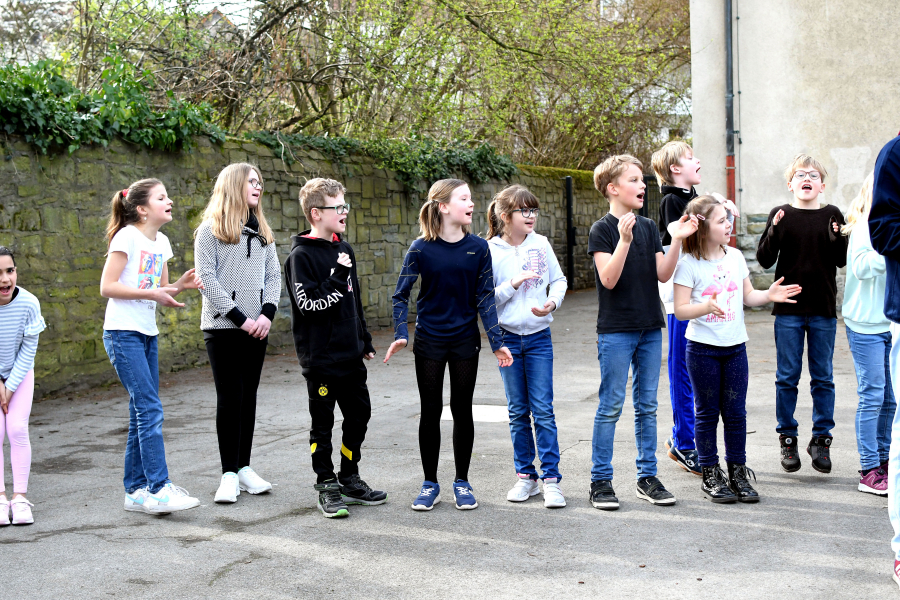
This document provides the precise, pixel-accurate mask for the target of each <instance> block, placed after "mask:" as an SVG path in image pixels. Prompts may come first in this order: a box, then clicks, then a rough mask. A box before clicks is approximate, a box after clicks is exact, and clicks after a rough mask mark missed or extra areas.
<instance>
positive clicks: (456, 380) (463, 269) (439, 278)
mask: <svg viewBox="0 0 900 600" xmlns="http://www.w3.org/2000/svg"><path fill="white" fill-rule="evenodd" d="M474 209H475V204H474V203H473V202H472V193H471V192H470V191H469V186H468V185H466V182H464V181H460V180H459V179H442V180H439V181H436V182H435V183H434V184H433V185H432V186H431V189H430V190H429V191H428V200H427V201H426V202H425V204H423V205H422V209H421V210H420V211H419V229H420V230H421V231H422V235H421V236H419V239H417V240H415V241H413V243H412V245H411V246H410V247H409V251H408V252H407V253H406V258H405V259H404V261H403V269H402V270H401V271H400V277H399V279H398V281H397V289H396V291H395V292H394V340H395V341H394V343H393V344H391V347H390V348H389V349H388V351H387V354H386V355H385V357H384V362H387V361H388V359H390V357H391V355H393V354H394V353H395V352H398V351H399V350H401V349H403V348H404V347H405V346H406V344H407V341H408V339H409V332H408V331H407V325H406V316H407V314H408V303H409V292H410V290H411V289H412V286H413V284H414V283H415V282H416V279H418V278H419V277H420V276H421V277H422V284H421V288H420V290H419V296H418V298H416V311H417V317H416V331H415V343H414V345H413V353H414V354H415V360H416V382H417V383H418V386H419V399H420V401H421V403H422V416H421V418H420V420H419V453H420V454H421V456H422V469H423V470H424V472H425V481H424V482H423V483H422V489H421V491H420V492H419V495H418V497H417V498H416V499H415V501H414V502H413V505H412V508H413V510H431V509H432V508H434V505H435V504H437V503H438V502H440V501H441V495H440V494H441V487H440V485H438V480H437V468H438V457H439V455H440V450H441V412H442V410H443V407H444V401H443V387H444V369H445V368H446V367H447V365H448V363H449V365H450V412H451V413H453V457H454V462H455V464H456V479H455V481H454V482H453V493H454V495H455V497H456V508H458V509H460V510H471V509H474V508H477V507H478V502H477V501H476V500H475V494H474V493H473V491H472V485H471V484H470V483H469V481H468V479H469V461H470V460H471V458H472V446H473V441H474V437H475V424H474V422H473V420H472V395H473V394H474V393H475V378H476V376H477V375H478V352H479V351H480V350H481V334H480V333H479V332H478V324H477V322H476V320H475V319H476V315H477V314H481V322H482V324H483V325H484V330H485V332H486V333H487V337H488V342H489V343H490V345H491V349H492V350H493V351H494V355H495V356H496V357H497V359H498V360H499V363H500V366H501V367H507V366H509V365H511V364H512V355H511V354H510V352H509V350H508V349H507V348H506V347H505V346H504V345H503V335H502V332H501V331H500V325H499V324H498V323H497V310H496V308H495V307H494V277H493V275H492V272H491V253H490V250H489V249H488V243H487V242H486V241H485V240H483V239H481V238H480V237H478V236H475V235H472V234H471V233H469V227H470V225H471V223H472V211H473V210H474Z"/></svg>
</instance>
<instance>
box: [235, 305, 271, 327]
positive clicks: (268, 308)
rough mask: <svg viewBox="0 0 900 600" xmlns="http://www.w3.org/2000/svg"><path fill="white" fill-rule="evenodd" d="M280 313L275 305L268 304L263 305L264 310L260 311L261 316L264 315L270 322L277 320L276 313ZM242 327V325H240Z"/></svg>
mask: <svg viewBox="0 0 900 600" xmlns="http://www.w3.org/2000/svg"><path fill="white" fill-rule="evenodd" d="M277 311H278V307H277V306H275V305H274V304H271V303H269V302H266V303H265V304H263V307H262V310H261V311H259V312H260V314H261V315H263V316H264V317H265V318H267V319H268V320H270V321H271V320H273V319H274V318H275V313H276V312H277ZM238 327H240V325H238Z"/></svg>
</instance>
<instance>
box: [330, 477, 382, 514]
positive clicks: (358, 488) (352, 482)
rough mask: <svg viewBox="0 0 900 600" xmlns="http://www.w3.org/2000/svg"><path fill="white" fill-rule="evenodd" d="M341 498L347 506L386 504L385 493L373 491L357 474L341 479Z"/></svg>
mask: <svg viewBox="0 0 900 600" xmlns="http://www.w3.org/2000/svg"><path fill="white" fill-rule="evenodd" d="M339 481H340V483H341V496H342V498H343V500H344V502H346V503H347V504H365V505H366V506H375V505H376V504H384V503H385V502H387V492H380V491H378V490H373V489H372V488H370V487H369V486H368V484H367V483H366V482H365V481H363V480H362V479H361V478H360V476H359V474H358V473H354V474H353V475H351V476H350V477H347V478H341V479H340V480H339Z"/></svg>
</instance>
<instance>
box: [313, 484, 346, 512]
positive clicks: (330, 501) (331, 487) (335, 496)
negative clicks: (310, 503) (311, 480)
mask: <svg viewBox="0 0 900 600" xmlns="http://www.w3.org/2000/svg"><path fill="white" fill-rule="evenodd" d="M313 487H314V488H315V490H316V491H317V492H319V500H318V502H316V506H318V507H319V510H320V511H321V512H322V514H323V515H325V516H326V517H328V518H329V519H332V518H335V517H336V518H342V517H348V516H350V511H349V510H348V509H347V505H346V504H344V501H343V500H342V499H341V484H339V483H338V482H337V481H335V480H334V479H332V480H331V481H326V482H325V483H317V484H316V485H314V486H313Z"/></svg>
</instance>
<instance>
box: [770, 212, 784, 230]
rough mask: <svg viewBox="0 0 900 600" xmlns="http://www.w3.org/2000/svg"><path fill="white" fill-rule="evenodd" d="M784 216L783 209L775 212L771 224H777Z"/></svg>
mask: <svg viewBox="0 0 900 600" xmlns="http://www.w3.org/2000/svg"><path fill="white" fill-rule="evenodd" d="M783 218H784V209H781V210H779V211H778V212H777V213H775V218H773V219H772V226H773V227H774V226H775V225H778V223H779V222H780V221H781V220H782V219H783Z"/></svg>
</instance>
